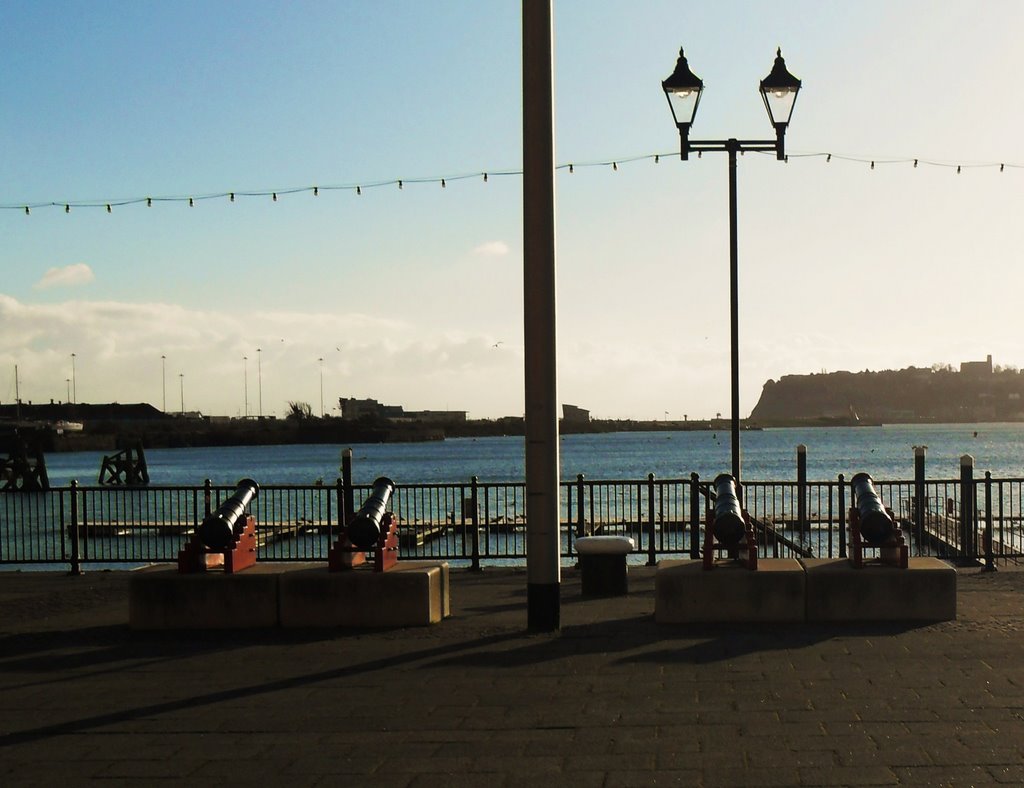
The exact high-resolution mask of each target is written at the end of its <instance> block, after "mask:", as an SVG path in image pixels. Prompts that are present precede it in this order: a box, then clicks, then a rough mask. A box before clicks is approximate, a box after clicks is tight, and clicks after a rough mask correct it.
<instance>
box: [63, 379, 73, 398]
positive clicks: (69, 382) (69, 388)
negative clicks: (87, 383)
mask: <svg viewBox="0 0 1024 788" xmlns="http://www.w3.org/2000/svg"><path fill="white" fill-rule="evenodd" d="M64 382H65V383H67V384H68V398H67V401H68V402H71V378H64Z"/></svg>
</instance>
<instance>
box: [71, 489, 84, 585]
mask: <svg viewBox="0 0 1024 788" xmlns="http://www.w3.org/2000/svg"><path fill="white" fill-rule="evenodd" d="M78 539H79V533H78V479H72V480H71V574H73V575H75V576H78V575H80V574H82V553H81V547H80V545H79V542H78Z"/></svg>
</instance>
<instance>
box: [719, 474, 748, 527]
mask: <svg viewBox="0 0 1024 788" xmlns="http://www.w3.org/2000/svg"><path fill="white" fill-rule="evenodd" d="M713 486H714V488H715V526H714V533H715V539H717V540H718V542H719V544H726V545H733V544H739V542H740V540H742V539H743V535H744V534H745V533H746V532H747V524H746V521H745V520H744V519H743V510H742V509H741V508H740V498H739V495H738V494H737V492H736V479H734V478H733V477H732V476H731V475H729V474H728V473H720V474H718V476H716V477H715V481H714V482H713Z"/></svg>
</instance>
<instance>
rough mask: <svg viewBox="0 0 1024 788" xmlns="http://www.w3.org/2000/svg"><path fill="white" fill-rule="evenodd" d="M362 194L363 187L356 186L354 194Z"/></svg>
mask: <svg viewBox="0 0 1024 788" xmlns="http://www.w3.org/2000/svg"><path fill="white" fill-rule="evenodd" d="M362 193H363V187H362V186H356V194H357V195H359V194H362Z"/></svg>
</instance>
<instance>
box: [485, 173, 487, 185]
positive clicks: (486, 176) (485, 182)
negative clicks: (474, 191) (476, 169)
mask: <svg viewBox="0 0 1024 788" xmlns="http://www.w3.org/2000/svg"><path fill="white" fill-rule="evenodd" d="M484 183H487V173H486V172H485V173H484Z"/></svg>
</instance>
